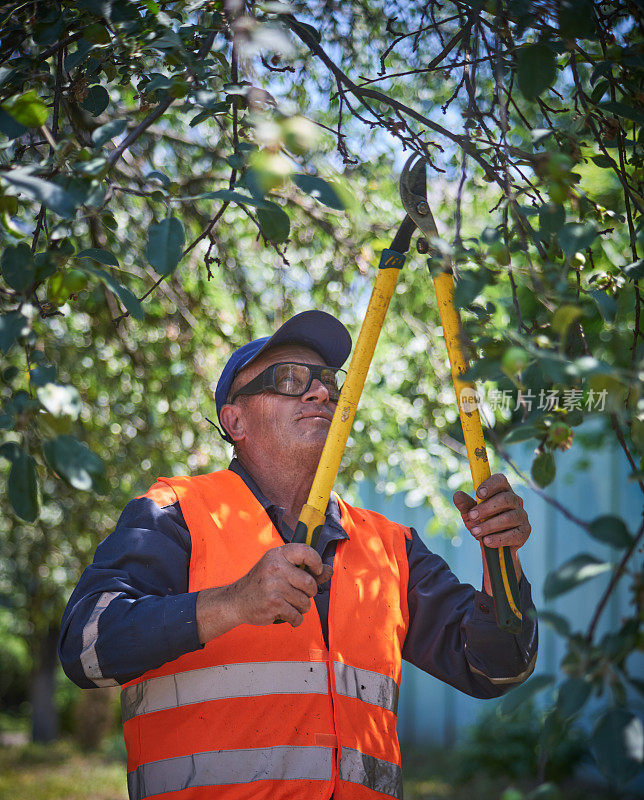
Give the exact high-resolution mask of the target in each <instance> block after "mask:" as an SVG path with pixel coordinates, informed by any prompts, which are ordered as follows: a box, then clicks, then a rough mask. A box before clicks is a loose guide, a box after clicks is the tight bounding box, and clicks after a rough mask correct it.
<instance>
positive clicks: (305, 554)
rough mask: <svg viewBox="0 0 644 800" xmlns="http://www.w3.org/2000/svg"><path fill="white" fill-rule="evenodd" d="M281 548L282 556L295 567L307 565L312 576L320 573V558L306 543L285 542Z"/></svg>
mask: <svg viewBox="0 0 644 800" xmlns="http://www.w3.org/2000/svg"><path fill="white" fill-rule="evenodd" d="M281 550H282V553H283V555H284V558H285V559H286V560H287V561H290V562H291V564H295V566H296V567H301V566H304V567H307V569H308V570H309V572H310V573H311V575H313V576H314V577H316V576H317V575H320V574H321V573H322V559H321V558H320V555H319V553H316V552H315V550H314V549H313V548H312V547H309V546H308V544H293V543H291V544H285V545H284V546H283V547H282V548H281Z"/></svg>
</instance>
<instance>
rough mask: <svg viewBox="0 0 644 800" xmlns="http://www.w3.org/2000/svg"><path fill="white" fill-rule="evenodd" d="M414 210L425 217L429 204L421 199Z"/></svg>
mask: <svg viewBox="0 0 644 800" xmlns="http://www.w3.org/2000/svg"><path fill="white" fill-rule="evenodd" d="M416 211H417V212H418V213H419V214H420V215H421V217H425V216H427V214H429V206H428V205H427V203H426V202H425V201H424V200H421V201H420V203H417V204H416Z"/></svg>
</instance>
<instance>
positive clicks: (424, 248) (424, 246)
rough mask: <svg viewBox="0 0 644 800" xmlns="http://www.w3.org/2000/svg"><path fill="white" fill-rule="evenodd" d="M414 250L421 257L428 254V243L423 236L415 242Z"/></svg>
mask: <svg viewBox="0 0 644 800" xmlns="http://www.w3.org/2000/svg"><path fill="white" fill-rule="evenodd" d="M416 249H417V250H418V252H419V253H420V254H421V255H424V254H425V253H429V242H428V241H427V239H425V238H424V237H423V236H419V237H418V241H417V242H416Z"/></svg>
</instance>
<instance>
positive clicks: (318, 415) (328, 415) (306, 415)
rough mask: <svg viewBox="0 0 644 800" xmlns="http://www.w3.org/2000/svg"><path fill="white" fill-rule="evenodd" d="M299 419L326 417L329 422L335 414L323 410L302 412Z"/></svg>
mask: <svg viewBox="0 0 644 800" xmlns="http://www.w3.org/2000/svg"><path fill="white" fill-rule="evenodd" d="M298 419H325V420H326V421H327V422H331V420H332V419H333V415H332V414H327V413H325V412H323V411H316V412H315V413H313V414H300V416H299V417H298Z"/></svg>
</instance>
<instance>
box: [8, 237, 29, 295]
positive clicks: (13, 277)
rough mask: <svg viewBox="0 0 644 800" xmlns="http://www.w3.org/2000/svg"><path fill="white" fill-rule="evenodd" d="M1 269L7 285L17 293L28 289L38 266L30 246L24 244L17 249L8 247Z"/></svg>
mask: <svg viewBox="0 0 644 800" xmlns="http://www.w3.org/2000/svg"><path fill="white" fill-rule="evenodd" d="M0 269H2V277H3V278H4V279H5V281H6V282H7V285H8V286H10V287H11V288H12V289H14V290H15V291H16V292H24V291H25V290H26V289H28V288H29V287H30V286H31V285H32V284H33V282H34V280H35V276H36V266H35V264H34V260H33V258H32V255H31V248H30V247H29V245H28V244H25V243H24V242H22V243H20V244H18V245H16V246H15V247H7V248H6V250H5V251H4V253H3V254H2V260H1V261H0Z"/></svg>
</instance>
